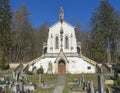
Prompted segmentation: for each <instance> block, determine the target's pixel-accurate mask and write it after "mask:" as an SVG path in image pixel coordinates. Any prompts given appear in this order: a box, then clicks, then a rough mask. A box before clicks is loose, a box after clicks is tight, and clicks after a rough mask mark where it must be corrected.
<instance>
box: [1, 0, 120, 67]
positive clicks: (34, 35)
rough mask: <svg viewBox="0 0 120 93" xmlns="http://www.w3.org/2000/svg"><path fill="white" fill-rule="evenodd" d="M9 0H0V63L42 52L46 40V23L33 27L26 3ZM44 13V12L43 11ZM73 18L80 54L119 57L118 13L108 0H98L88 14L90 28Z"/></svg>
mask: <svg viewBox="0 0 120 93" xmlns="http://www.w3.org/2000/svg"><path fill="white" fill-rule="evenodd" d="M9 3H10V2H9V0H0V67H3V66H4V65H5V64H8V63H11V62H13V63H18V62H23V63H25V62H29V61H31V60H33V59H35V58H37V57H40V56H41V54H42V49H43V47H42V44H43V42H46V41H47V36H48V28H49V26H50V24H49V23H43V24H42V25H40V27H39V28H34V27H33V24H32V22H31V21H30V19H29V16H30V15H31V13H30V10H29V9H28V8H27V6H26V5H25V4H21V6H20V7H19V8H18V9H16V10H14V11H13V10H11V6H10V4H9ZM43 16H44V15H43ZM81 24H82V23H81V22H76V25H75V27H76V29H75V33H76V38H77V41H81V44H82V54H83V55H85V56H87V57H88V58H91V59H93V60H95V61H97V62H99V63H114V62H118V60H120V52H118V51H120V48H118V47H117V45H118V44H119V42H120V13H119V11H116V10H115V9H114V7H113V6H111V4H110V3H109V2H108V1H107V0H101V2H100V4H99V6H97V7H96V8H95V9H94V10H93V12H92V16H91V20H90V29H86V30H81Z"/></svg>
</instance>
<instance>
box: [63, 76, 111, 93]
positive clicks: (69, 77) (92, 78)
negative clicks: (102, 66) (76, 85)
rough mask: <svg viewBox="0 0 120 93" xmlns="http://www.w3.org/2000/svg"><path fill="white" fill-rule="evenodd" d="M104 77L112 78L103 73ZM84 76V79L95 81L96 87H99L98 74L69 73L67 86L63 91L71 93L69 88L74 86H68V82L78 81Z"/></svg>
mask: <svg viewBox="0 0 120 93" xmlns="http://www.w3.org/2000/svg"><path fill="white" fill-rule="evenodd" d="M103 76H104V79H105V80H107V79H110V77H109V76H108V75H103ZM82 77H84V81H86V82H89V81H91V80H92V81H93V84H94V87H95V88H97V87H98V80H97V78H98V74H73V75H71V74H67V75H66V86H65V88H64V90H63V93H69V89H70V88H71V87H72V86H68V85H67V83H68V82H72V81H76V82H78V80H79V79H82Z"/></svg>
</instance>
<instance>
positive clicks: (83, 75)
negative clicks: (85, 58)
mask: <svg viewBox="0 0 120 93" xmlns="http://www.w3.org/2000/svg"><path fill="white" fill-rule="evenodd" d="M84 82H85V80H84V75H82V83H84Z"/></svg>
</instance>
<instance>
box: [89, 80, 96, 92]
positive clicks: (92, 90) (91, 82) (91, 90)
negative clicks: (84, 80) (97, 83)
mask: <svg viewBox="0 0 120 93" xmlns="http://www.w3.org/2000/svg"><path fill="white" fill-rule="evenodd" d="M90 93H95V92H94V87H93V81H90Z"/></svg>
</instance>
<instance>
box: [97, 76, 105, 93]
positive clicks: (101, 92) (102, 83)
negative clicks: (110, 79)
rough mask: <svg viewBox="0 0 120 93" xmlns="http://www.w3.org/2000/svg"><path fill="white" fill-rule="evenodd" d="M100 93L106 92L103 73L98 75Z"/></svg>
mask: <svg viewBox="0 0 120 93" xmlns="http://www.w3.org/2000/svg"><path fill="white" fill-rule="evenodd" d="M98 93H104V78H103V75H102V74H99V75H98Z"/></svg>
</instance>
